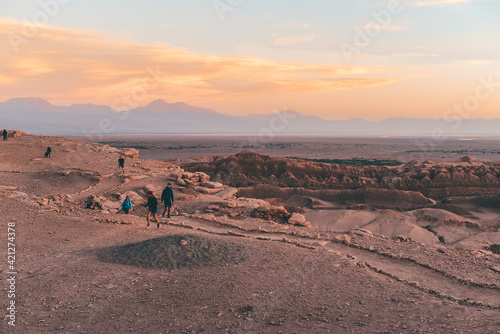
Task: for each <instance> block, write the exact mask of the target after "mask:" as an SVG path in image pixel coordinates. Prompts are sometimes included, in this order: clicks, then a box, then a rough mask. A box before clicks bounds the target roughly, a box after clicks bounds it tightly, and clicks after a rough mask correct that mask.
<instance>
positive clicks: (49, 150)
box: [45, 147, 52, 158]
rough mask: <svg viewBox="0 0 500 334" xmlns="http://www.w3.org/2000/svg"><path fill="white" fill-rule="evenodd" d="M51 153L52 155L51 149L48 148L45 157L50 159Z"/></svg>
mask: <svg viewBox="0 0 500 334" xmlns="http://www.w3.org/2000/svg"><path fill="white" fill-rule="evenodd" d="M51 153H52V149H51V148H50V147H47V151H46V152H45V157H46V158H50V154H51Z"/></svg>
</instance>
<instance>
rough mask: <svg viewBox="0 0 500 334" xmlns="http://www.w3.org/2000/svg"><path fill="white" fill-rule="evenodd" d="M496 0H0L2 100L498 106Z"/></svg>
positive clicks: (386, 109)
mask: <svg viewBox="0 0 500 334" xmlns="http://www.w3.org/2000/svg"><path fill="white" fill-rule="evenodd" d="M499 14H500V0H387V1H378V0H373V1H372V0H315V1H311V0H309V1H293V2H291V1H285V0H273V1H264V0H252V1H250V0H184V1H180V0H177V1H173V0H145V1H131V0H120V1H118V0H108V1H105V2H104V1H97V0H85V1H83V0H37V1H32V0H23V1H1V2H0V101H6V100H8V99H9V98H13V97H28V96H33V97H41V98H44V99H46V100H48V101H49V102H51V103H53V104H56V105H71V104H83V103H94V104H105V105H110V106H112V107H114V108H116V109H119V110H124V109H131V108H135V107H137V106H144V105H147V104H148V103H149V102H151V101H153V100H156V99H164V100H165V101H167V102H172V103H173V102H185V103H188V104H191V105H195V106H199V107H204V108H212V109H215V110H217V111H219V112H221V113H226V114H231V115H248V114H271V113H275V112H277V111H280V110H283V109H293V110H295V111H297V112H299V113H301V114H306V115H316V116H319V117H323V118H325V119H332V120H333V119H335V120H342V119H351V118H364V119H367V120H381V119H385V118H390V117H418V118H434V119H437V118H487V119H493V118H500V20H498V17H499Z"/></svg>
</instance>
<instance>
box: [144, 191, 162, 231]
mask: <svg viewBox="0 0 500 334" xmlns="http://www.w3.org/2000/svg"><path fill="white" fill-rule="evenodd" d="M144 206H147V207H148V215H147V216H146V219H147V221H148V225H147V226H146V227H148V228H149V218H150V217H151V214H153V218H154V219H155V220H156V224H157V228H160V221H159V220H158V200H157V199H156V197H155V195H154V194H153V192H152V191H150V192H149V193H148V202H147V203H146V204H145V205H144Z"/></svg>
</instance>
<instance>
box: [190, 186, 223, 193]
mask: <svg viewBox="0 0 500 334" xmlns="http://www.w3.org/2000/svg"><path fill="white" fill-rule="evenodd" d="M194 190H196V191H197V192H199V193H202V194H208V195H213V194H216V193H218V192H219V191H221V190H222V188H206V187H199V186H198V187H194Z"/></svg>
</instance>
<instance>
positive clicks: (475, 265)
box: [0, 136, 500, 333]
mask: <svg viewBox="0 0 500 334" xmlns="http://www.w3.org/2000/svg"><path fill="white" fill-rule="evenodd" d="M49 145H50V146H51V147H53V157H52V158H51V159H43V158H42V159H41V160H40V158H39V156H40V152H42V154H43V152H44V150H45V147H46V146H49ZM63 147H70V149H67V151H66V152H65V151H64V150H63ZM54 148H55V149H54ZM1 154H2V159H1V161H0V175H1V177H2V182H0V185H2V186H15V187H19V189H17V190H13V189H10V188H9V189H5V188H4V190H2V192H1V193H0V217H2V218H1V219H2V222H1V225H2V233H1V237H2V239H3V240H6V238H7V235H6V232H7V223H8V222H11V221H12V222H15V223H16V239H15V243H16V269H17V271H18V273H19V274H18V276H17V280H16V306H17V313H16V327H15V328H13V327H11V326H9V325H8V324H7V319H4V321H3V323H2V325H1V327H0V331H1V332H5V333H45V332H47V333H48V332H57V333H125V332H137V333H500V274H499V270H500V257H499V256H498V255H496V254H493V253H491V252H488V251H484V250H482V249H462V248H459V249H454V248H450V249H448V248H436V247H428V246H426V245H423V244H421V243H416V242H414V241H410V240H405V239H404V238H403V239H401V238H386V237H383V236H380V235H375V234H373V233H368V232H366V231H363V230H357V231H351V232H349V233H348V234H344V233H337V232H334V231H318V230H315V229H305V228H299V227H288V226H287V227H285V226H282V225H280V224H274V223H271V222H266V221H259V220H255V219H254V220H248V221H247V220H234V221H232V220H229V221H228V222H227V224H220V223H218V222H217V221H210V220H206V219H201V218H197V216H196V215H192V216H191V215H190V216H175V217H173V218H172V219H171V220H167V219H164V218H162V219H161V222H162V225H161V228H160V229H156V227H155V228H150V229H146V228H145V218H144V211H141V209H139V207H137V210H134V211H133V215H129V216H125V215H116V214H106V213H104V212H100V211H94V210H88V209H84V208H83V206H82V202H81V201H83V200H84V198H85V195H86V194H88V193H92V192H96V193H105V192H106V191H109V190H112V189H115V188H116V187H120V186H130V187H131V184H130V183H129V184H127V185H122V184H121V183H120V182H121V181H120V177H119V176H118V175H117V171H116V166H115V162H116V161H115V160H117V157H118V155H117V154H116V153H109V152H108V151H106V150H100V149H99V147H98V146H93V144H92V145H90V144H84V143H79V142H73V141H67V140H64V139H58V138H48V137H45V138H40V137H35V136H28V137H22V138H17V139H16V140H11V141H9V142H8V143H2V151H1ZM126 168H127V169H128V170H127V172H128V173H142V174H141V175H145V176H146V177H147V178H146V179H142V180H138V181H135V182H139V183H141V182H142V183H144V184H147V183H149V182H159V181H160V180H162V181H163V182H165V181H166V180H167V177H166V176H165V174H164V173H165V172H162V171H164V170H166V169H167V168H170V167H169V165H167V164H163V163H159V162H158V163H157V162H146V161H141V160H135V161H134V160H130V159H127V164H126ZM68 169H71V170H72V171H76V170H77V171H83V173H72V174H69V177H70V178H69V179H66V177H64V176H61V177H57V175H64V173H63V174H61V172H64V171H65V170H68ZM40 173H48V174H47V175H45V176H44V177H40V175H44V174H40ZM97 174H98V176H99V180H100V181H97V179H96V177H97V176H96V175H97ZM48 175H50V177H53V179H51V178H49V179H47V177H48ZM36 179H38V181H36ZM47 180H49V181H50V182H47ZM142 183H141V184H142ZM89 184H90V187H92V189H90V190H87V192H85V190H86V189H88V188H89ZM81 191H84V192H83V193H82V194H81V195H76V194H78V193H80V192H81ZM176 191H177V189H176ZM18 192H21V193H18ZM23 192H24V193H25V194H26V195H27V196H25V195H24V194H22V193H23ZM47 194H50V195H52V196H58V197H59V196H61V195H64V194H73V196H71V197H66V198H63V199H61V200H60V201H61V202H62V204H61V205H60V206H58V211H59V212H56V211H51V210H47V209H46V208H45V207H43V206H42V205H40V206H39V205H34V204H30V203H31V202H30V201H31V199H32V198H34V197H35V195H36V196H42V195H47ZM54 200H55V201H57V200H58V199H54ZM202 200H205V201H207V200H208V199H200V202H195V201H192V200H190V199H186V200H185V202H186V203H180V204H179V205H184V206H185V207H188V206H194V207H196V205H200V206H201V205H202ZM181 202H182V201H181ZM196 203H198V204H196ZM106 219H108V220H110V219H111V220H112V221H122V222H125V223H126V224H112V223H111V224H108V223H103V221H106ZM159 240H160V241H159ZM179 240H181V241H182V240H186V241H187V242H188V244H187V245H185V246H187V247H184V246H183V245H182V244H181V243H180V241H179ZM177 242H179V243H178V244H176V243H177ZM176 245H177V247H176ZM159 247H161V249H163V250H164V252H161V251H159V249H158V248H159ZM183 247H184V248H183ZM4 254H5V252H4ZM165 254H167V255H168V256H165ZM4 258H5V259H4V260H3V261H2V267H1V274H2V276H3V277H2V279H4V282H5V279H6V278H7V271H8V270H7V267H6V265H5V263H6V254H5V256H4ZM2 293H3V294H4V296H3V297H2V298H1V300H2V309H3V310H4V312H6V311H5V310H6V307H7V298H6V295H7V293H8V287H7V285H6V284H5V283H4V287H3V290H2Z"/></svg>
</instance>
